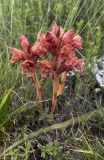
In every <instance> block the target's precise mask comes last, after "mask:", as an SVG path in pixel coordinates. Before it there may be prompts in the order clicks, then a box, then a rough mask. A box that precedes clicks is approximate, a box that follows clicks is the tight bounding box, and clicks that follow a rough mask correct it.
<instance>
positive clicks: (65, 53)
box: [57, 44, 75, 63]
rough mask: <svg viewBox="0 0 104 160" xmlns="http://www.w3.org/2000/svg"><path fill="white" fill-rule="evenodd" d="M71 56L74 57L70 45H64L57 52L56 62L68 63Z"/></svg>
mask: <svg viewBox="0 0 104 160" xmlns="http://www.w3.org/2000/svg"><path fill="white" fill-rule="evenodd" d="M71 55H73V56H74V55H75V53H74V50H73V47H72V46H71V45H70V44H66V45H64V46H63V47H62V48H61V49H60V50H59V53H58V57H57V60H58V62H59V63H62V62H65V63H68V61H69V57H70V56H71Z"/></svg>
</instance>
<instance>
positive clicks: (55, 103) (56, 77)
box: [51, 73, 58, 113]
mask: <svg viewBox="0 0 104 160" xmlns="http://www.w3.org/2000/svg"><path fill="white" fill-rule="evenodd" d="M57 93H58V74H57V73H55V74H54V78H53V97H52V108H51V113H54V111H55V108H56V106H57V98H56V97H57Z"/></svg>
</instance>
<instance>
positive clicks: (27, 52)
mask: <svg viewBox="0 0 104 160" xmlns="http://www.w3.org/2000/svg"><path fill="white" fill-rule="evenodd" d="M37 38H38V42H36V43H34V44H33V45H32V46H31V44H30V43H29V41H28V39H27V38H26V37H25V36H24V35H22V34H21V35H20V38H19V44H20V46H21V50H18V49H16V48H9V50H10V51H11V53H12V56H11V59H10V62H11V63H15V62H16V61H17V60H18V61H19V63H20V70H22V71H23V73H26V74H27V75H28V76H29V77H30V78H31V79H32V81H33V83H34V86H35V88H36V92H37V100H38V106H39V111H42V87H41V85H40V83H39V80H38V79H37V76H36V72H38V73H40V75H41V77H44V78H46V77H48V76H49V77H51V78H52V79H53V95H52V105H51V113H54V112H55V109H56V106H57V97H58V96H60V95H62V92H63V89H64V85H65V80H66V76H67V73H68V72H69V71H78V70H82V68H83V64H84V60H83V59H82V58H80V59H79V58H78V57H77V56H76V55H75V50H76V49H82V38H81V37H80V36H79V35H77V34H76V33H75V31H74V29H71V30H69V31H67V32H65V31H64V29H63V28H62V27H61V26H58V25H57V24H56V22H55V21H54V22H53V23H52V26H51V30H50V31H48V32H46V33H45V34H42V33H38V35H37ZM46 54H51V58H50V60H48V59H44V60H41V57H43V56H45V55H46ZM60 75H62V76H61V81H60V83H59V76H60Z"/></svg>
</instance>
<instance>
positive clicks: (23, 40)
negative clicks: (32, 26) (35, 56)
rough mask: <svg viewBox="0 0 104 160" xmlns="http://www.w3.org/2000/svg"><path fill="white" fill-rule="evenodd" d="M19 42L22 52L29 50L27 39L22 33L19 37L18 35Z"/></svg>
mask: <svg viewBox="0 0 104 160" xmlns="http://www.w3.org/2000/svg"><path fill="white" fill-rule="evenodd" d="M19 44H20V46H21V48H22V50H23V52H26V53H27V52H28V50H29V46H30V44H29V41H28V39H27V38H26V37H25V36H24V35H22V34H21V35H20V37H19Z"/></svg>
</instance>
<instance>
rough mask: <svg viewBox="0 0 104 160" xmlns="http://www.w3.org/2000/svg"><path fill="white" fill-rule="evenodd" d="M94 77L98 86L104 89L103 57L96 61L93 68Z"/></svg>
mask: <svg viewBox="0 0 104 160" xmlns="http://www.w3.org/2000/svg"><path fill="white" fill-rule="evenodd" d="M94 75H95V78H96V81H97V83H98V84H99V86H100V87H101V88H103V89H104V57H101V58H99V59H98V60H96V62H95V66H94Z"/></svg>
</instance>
